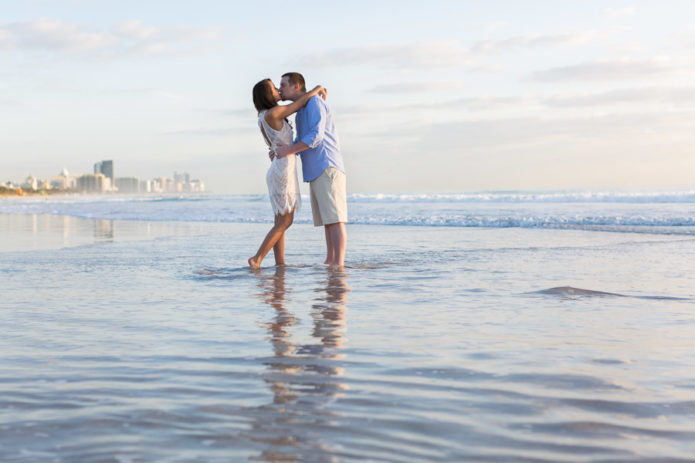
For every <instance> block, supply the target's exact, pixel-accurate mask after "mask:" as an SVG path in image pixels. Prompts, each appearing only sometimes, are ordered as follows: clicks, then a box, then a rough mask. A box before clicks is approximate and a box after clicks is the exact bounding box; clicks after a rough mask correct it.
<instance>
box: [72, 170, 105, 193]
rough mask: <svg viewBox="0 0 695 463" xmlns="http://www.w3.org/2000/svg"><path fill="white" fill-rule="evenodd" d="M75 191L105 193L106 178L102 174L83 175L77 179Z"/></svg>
mask: <svg viewBox="0 0 695 463" xmlns="http://www.w3.org/2000/svg"><path fill="white" fill-rule="evenodd" d="M77 189H78V190H79V191H86V192H90V193H103V192H104V191H106V176H105V175H104V174H85V175H82V176H80V177H78V178H77Z"/></svg>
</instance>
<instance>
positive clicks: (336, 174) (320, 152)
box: [275, 72, 347, 267]
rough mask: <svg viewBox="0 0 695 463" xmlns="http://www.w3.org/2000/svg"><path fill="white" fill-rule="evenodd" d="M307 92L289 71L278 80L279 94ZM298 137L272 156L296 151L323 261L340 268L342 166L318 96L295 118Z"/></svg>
mask: <svg viewBox="0 0 695 463" xmlns="http://www.w3.org/2000/svg"><path fill="white" fill-rule="evenodd" d="M305 93H306V85H305V83H304V77H303V76H302V75H301V74H299V73H297V72H288V73H286V74H284V75H283V76H282V79H281V80H280V97H281V98H282V99H283V100H291V101H296V100H297V99H299V98H300V97H301V96H302V95H304V94H305ZM295 123H296V125H297V137H296V138H295V140H294V144H292V145H290V146H280V147H278V148H277V150H276V152H275V156H278V157H282V156H288V155H292V154H295V153H299V155H300V157H301V158H302V175H303V176H304V181H305V182H309V186H310V191H311V211H312V215H313V217H314V226H316V227H320V226H323V227H324V231H325V233H326V261H325V262H324V263H325V264H327V265H329V266H331V267H342V266H343V263H344V260H345V247H346V246H347V230H346V229H345V223H346V222H347V192H346V187H345V167H344V166H343V156H342V155H341V154H340V143H339V142H338V134H337V133H336V130H335V123H334V120H333V114H332V113H331V111H330V109H329V108H328V106H327V105H326V102H325V101H323V99H321V98H316V97H314V98H312V99H310V100H309V102H308V103H307V104H306V106H305V107H304V108H302V109H300V110H299V111H297V115H296V117H295Z"/></svg>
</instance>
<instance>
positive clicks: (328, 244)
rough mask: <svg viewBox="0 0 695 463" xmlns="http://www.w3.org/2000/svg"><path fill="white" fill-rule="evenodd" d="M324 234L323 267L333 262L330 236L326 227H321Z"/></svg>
mask: <svg viewBox="0 0 695 463" xmlns="http://www.w3.org/2000/svg"><path fill="white" fill-rule="evenodd" d="M323 230H324V232H325V233H326V260H324V261H323V263H324V265H331V262H333V246H332V244H331V234H330V233H328V225H326V226H324V227H323Z"/></svg>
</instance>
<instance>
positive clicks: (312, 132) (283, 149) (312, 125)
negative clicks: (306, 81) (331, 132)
mask: <svg viewBox="0 0 695 463" xmlns="http://www.w3.org/2000/svg"><path fill="white" fill-rule="evenodd" d="M304 111H306V120H307V125H308V128H309V129H308V130H307V132H306V134H304V135H303V136H302V137H301V138H300V139H299V140H298V141H297V142H296V143H294V144H292V145H289V146H278V148H277V149H276V150H275V155H276V156H277V157H279V158H281V157H283V156H289V155H291V154H295V153H299V152H300V151H304V150H305V149H307V148H316V147H317V146H319V144H320V143H321V142H322V141H323V135H324V133H325V132H326V109H325V108H324V106H323V105H322V104H321V103H320V102H319V101H318V99H317V98H315V97H314V98H312V99H311V100H309V102H308V103H307V104H306V108H305V109H304Z"/></svg>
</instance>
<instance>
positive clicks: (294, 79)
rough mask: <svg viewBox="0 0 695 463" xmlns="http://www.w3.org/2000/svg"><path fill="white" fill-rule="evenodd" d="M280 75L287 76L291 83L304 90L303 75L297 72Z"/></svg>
mask: <svg viewBox="0 0 695 463" xmlns="http://www.w3.org/2000/svg"><path fill="white" fill-rule="evenodd" d="M282 77H287V81H288V82H289V83H290V84H291V85H299V89H300V90H301V91H303V92H306V83H304V76H303V75H301V74H300V73H298V72H286V73H285V74H283V75H282Z"/></svg>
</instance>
